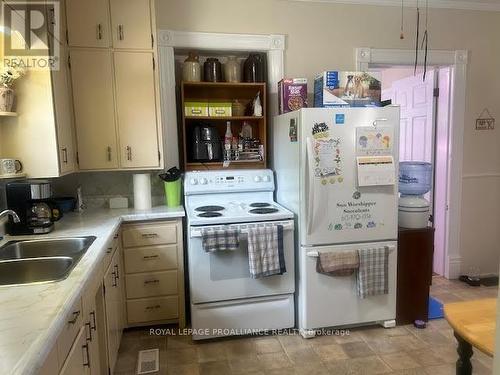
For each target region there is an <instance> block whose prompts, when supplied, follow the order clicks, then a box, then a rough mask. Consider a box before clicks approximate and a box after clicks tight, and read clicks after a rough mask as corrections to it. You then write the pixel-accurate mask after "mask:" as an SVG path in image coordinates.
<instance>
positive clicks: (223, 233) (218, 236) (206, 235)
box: [201, 226, 240, 253]
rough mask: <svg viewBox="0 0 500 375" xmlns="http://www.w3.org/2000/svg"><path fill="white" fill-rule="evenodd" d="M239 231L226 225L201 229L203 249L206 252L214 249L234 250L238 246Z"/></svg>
mask: <svg viewBox="0 0 500 375" xmlns="http://www.w3.org/2000/svg"><path fill="white" fill-rule="evenodd" d="M239 236H240V231H239V229H238V228H235V227H231V226H227V227H223V228H222V229H221V228H204V229H202V230H201V237H202V246H203V250H205V252H207V253H213V252H215V251H228V250H229V251H234V250H238V249H239V247H240V238H239Z"/></svg>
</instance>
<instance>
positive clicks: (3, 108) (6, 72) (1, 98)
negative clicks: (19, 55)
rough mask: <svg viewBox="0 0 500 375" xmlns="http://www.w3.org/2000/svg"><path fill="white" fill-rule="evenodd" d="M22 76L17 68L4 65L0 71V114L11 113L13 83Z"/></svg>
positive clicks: (21, 72) (22, 71) (13, 96)
mask: <svg viewBox="0 0 500 375" xmlns="http://www.w3.org/2000/svg"><path fill="white" fill-rule="evenodd" d="M23 74H24V70H23V69H22V68H21V67H19V66H10V65H6V64H5V63H4V64H3V65H2V67H1V70H0V112H11V111H12V106H13V105H14V98H15V92H14V89H13V88H12V86H13V84H14V82H15V81H16V80H17V79H19V78H20V77H21V76H22V75H23Z"/></svg>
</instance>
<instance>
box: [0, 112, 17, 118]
mask: <svg viewBox="0 0 500 375" xmlns="http://www.w3.org/2000/svg"><path fill="white" fill-rule="evenodd" d="M0 116H3V117H16V116H17V112H2V111H0Z"/></svg>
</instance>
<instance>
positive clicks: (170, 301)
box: [127, 296, 179, 324]
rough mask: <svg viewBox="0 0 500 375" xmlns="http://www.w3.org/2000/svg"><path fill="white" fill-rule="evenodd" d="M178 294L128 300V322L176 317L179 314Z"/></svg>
mask: <svg viewBox="0 0 500 375" xmlns="http://www.w3.org/2000/svg"><path fill="white" fill-rule="evenodd" d="M178 305H179V298H178V296H170V297H157V298H144V299H138V300H129V301H127V313H128V322H129V323H130V324H133V323H144V322H152V321H156V320H167V319H175V318H177V317H178V315H179V306H178Z"/></svg>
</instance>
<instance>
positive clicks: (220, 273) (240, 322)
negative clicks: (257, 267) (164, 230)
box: [184, 170, 295, 339]
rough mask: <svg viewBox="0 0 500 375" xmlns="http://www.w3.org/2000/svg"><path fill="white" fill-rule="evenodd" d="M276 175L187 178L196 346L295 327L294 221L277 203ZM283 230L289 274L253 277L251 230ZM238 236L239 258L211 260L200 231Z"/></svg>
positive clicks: (219, 173) (223, 256)
mask: <svg viewBox="0 0 500 375" xmlns="http://www.w3.org/2000/svg"><path fill="white" fill-rule="evenodd" d="M273 192H274V177H273V172H272V171H271V170H237V171H234V170H230V171H202V172H188V173H186V176H185V179H184V194H185V208H186V211H187V225H188V228H187V236H188V241H187V243H188V267H189V283H190V298H191V320H192V328H193V332H194V334H193V338H194V339H204V338H211V337H217V336H229V335H243V334H249V333H254V332H256V331H265V330H270V329H282V328H290V327H293V326H294V324H295V319H294V291H295V277H294V268H295V264H294V222H293V213H292V212H290V211H288V210H287V209H285V208H284V207H282V206H280V205H279V204H277V203H276V202H274V200H273ZM255 225H281V226H282V227H283V247H284V255H285V265H286V269H287V272H286V273H284V274H283V275H274V276H269V277H264V278H261V279H253V278H251V277H250V272H249V265H248V251H247V236H246V231H247V228H248V227H249V226H255ZM225 226H229V227H231V228H236V229H238V230H239V232H240V247H239V249H238V250H237V251H227V252H220V253H217V252H216V253H206V252H205V251H204V250H203V247H202V229H203V228H218V227H225Z"/></svg>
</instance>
